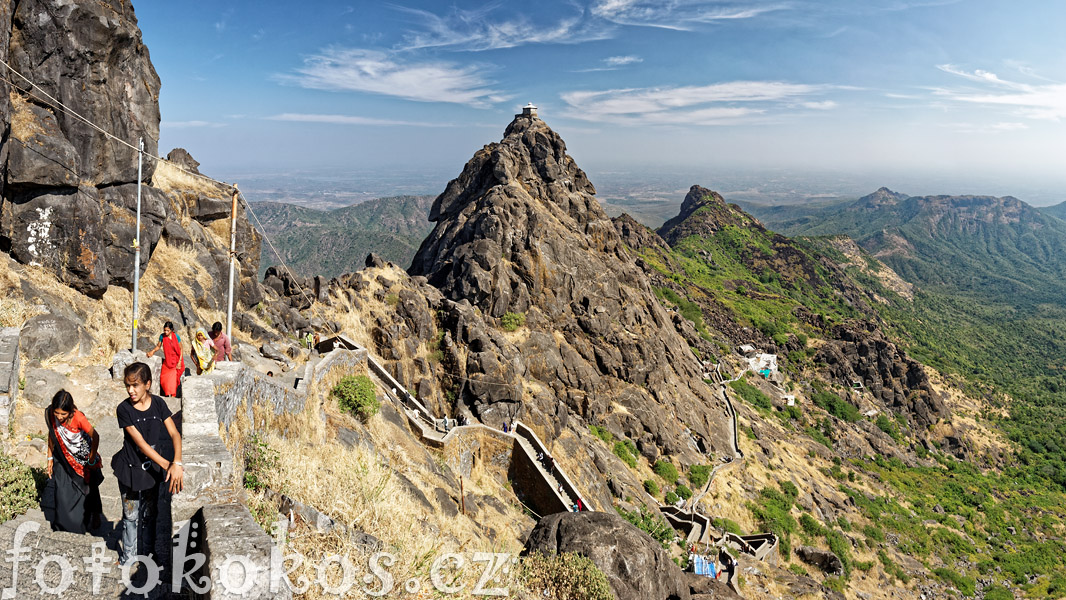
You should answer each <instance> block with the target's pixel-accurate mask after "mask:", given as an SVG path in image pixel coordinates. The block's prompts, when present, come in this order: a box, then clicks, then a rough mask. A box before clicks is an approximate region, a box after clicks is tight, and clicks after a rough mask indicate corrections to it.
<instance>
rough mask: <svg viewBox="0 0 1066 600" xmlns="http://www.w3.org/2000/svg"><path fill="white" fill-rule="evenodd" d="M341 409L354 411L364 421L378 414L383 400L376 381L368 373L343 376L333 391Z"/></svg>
mask: <svg viewBox="0 0 1066 600" xmlns="http://www.w3.org/2000/svg"><path fill="white" fill-rule="evenodd" d="M331 395H332V396H333V398H335V399H336V400H337V404H338V405H339V406H340V407H341V410H344V411H347V412H350V413H352V414H353V415H355V416H357V417H359V418H360V419H362V420H363V421H368V420H369V419H370V417H373V416H374V415H376V414H378V411H379V410H381V401H379V400H378V396H377V393H376V391H375V389H374V382H373V381H372V380H371V379H370V378H369V377H367V376H366V375H348V376H347V377H344V378H342V379H341V380H340V381H339V382H338V383H337V385H335V386H333V391H332V392H331Z"/></svg>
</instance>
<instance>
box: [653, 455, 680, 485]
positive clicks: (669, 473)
mask: <svg viewBox="0 0 1066 600" xmlns="http://www.w3.org/2000/svg"><path fill="white" fill-rule="evenodd" d="M651 470H652V471H655V474H656V475H658V476H659V477H662V478H663V479H665V480H666V483H669V484H670V485H673V484H675V483H677V479H678V477H679V475H678V474H677V467H675V466H674V464H673V463H671V462H667V461H665V460H657V461H655V464H654V465H652V468H651Z"/></svg>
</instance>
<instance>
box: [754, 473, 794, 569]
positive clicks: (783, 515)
mask: <svg viewBox="0 0 1066 600" xmlns="http://www.w3.org/2000/svg"><path fill="white" fill-rule="evenodd" d="M747 507H748V510H749V511H751V514H752V516H753V517H754V518H755V520H756V521H757V522H758V523H759V525H760V527H762V529H763V531H769V532H771V533H773V534H775V535H777V538H778V549H779V550H780V552H781V556H783V557H785V558H786V559H787V558H788V557H789V555H790V554H791V553H792V543H791V538H792V533H793V532H794V531H795V530H796V520H795V519H793V518H792V515H791V514H790V513H789V511H790V510H791V509H792V497H791V496H786V495H785V494H782V493H781V492H779V491H777V490H775V489H773V488H770V487H765V488H763V489H762V491H761V492H759V504H755V503H752V502H748V503H747Z"/></svg>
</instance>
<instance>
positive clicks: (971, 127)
mask: <svg viewBox="0 0 1066 600" xmlns="http://www.w3.org/2000/svg"><path fill="white" fill-rule="evenodd" d="M950 127H951V128H952V129H954V130H955V131H957V132H959V133H1005V132H1009V131H1021V130H1024V129H1029V126H1028V125H1026V124H1025V123H1013V122H1003V123H992V124H988V125H981V124H974V123H954V124H953V125H951V126H950Z"/></svg>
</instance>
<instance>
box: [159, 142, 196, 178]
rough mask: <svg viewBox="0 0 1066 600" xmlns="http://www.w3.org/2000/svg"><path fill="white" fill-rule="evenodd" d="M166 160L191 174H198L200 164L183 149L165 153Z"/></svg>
mask: <svg viewBox="0 0 1066 600" xmlns="http://www.w3.org/2000/svg"><path fill="white" fill-rule="evenodd" d="M167 160H169V161H170V162H172V163H174V164H176V165H178V166H179V167H181V168H183V169H185V170H186V171H190V172H192V173H199V172H200V168H199V167H200V163H199V162H198V161H197V160H196V159H195V158H193V157H192V155H191V154H189V152H188V151H187V150H186V149H185V148H174V149H173V150H171V151H170V152H168V153H167Z"/></svg>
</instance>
